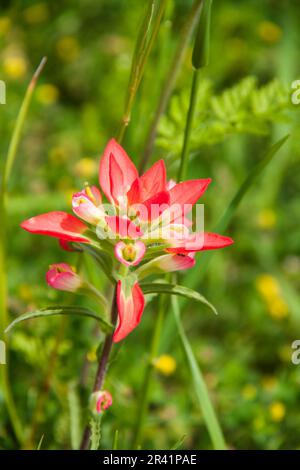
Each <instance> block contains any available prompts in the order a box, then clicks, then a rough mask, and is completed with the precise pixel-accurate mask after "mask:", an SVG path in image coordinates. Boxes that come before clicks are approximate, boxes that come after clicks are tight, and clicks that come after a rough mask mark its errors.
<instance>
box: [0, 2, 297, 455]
mask: <svg viewBox="0 0 300 470" xmlns="http://www.w3.org/2000/svg"><path fill="white" fill-rule="evenodd" d="M191 5H192V2H191V1H190V0H169V1H168V5H167V10H166V12H165V15H164V19H163V21H162V24H161V28H160V31H159V34H158V38H157V40H156V42H155V44H154V48H153V51H152V53H151V55H150V58H149V61H148V63H147V65H146V70H145V76H144V79H143V81H142V83H141V87H140V89H139V92H138V95H137V99H136V102H135V105H134V109H133V114H132V120H131V123H130V125H129V128H128V130H127V133H126V135H125V139H124V141H123V145H124V147H125V148H126V150H127V151H128V153H129V154H130V155H131V156H132V158H133V159H134V161H135V162H136V163H137V164H138V162H139V161H140V159H141V156H142V154H143V150H144V146H145V139H146V135H147V132H148V129H149V127H150V123H151V117H152V116H153V113H154V112H155V109H156V106H157V102H158V98H159V93H160V90H161V86H162V83H163V80H164V77H165V76H166V74H167V72H168V68H169V67H170V62H171V59H172V55H173V53H174V50H175V48H176V45H177V40H178V31H179V30H180V28H181V26H182V23H183V21H184V19H185V18H186V16H187V14H188V12H189V10H190V8H191ZM143 10H144V2H141V1H139V0H101V1H92V0H81V1H79V2H70V1H67V0H62V1H61V2H46V1H44V2H42V1H26V2H18V1H5V2H2V6H1V11H0V46H1V51H0V57H1V60H0V79H1V80H4V81H5V82H6V86H7V95H6V105H0V128H1V140H0V154H1V161H0V165H2V163H3V158H2V157H3V156H4V154H5V153H6V152H7V147H8V143H9V139H10V136H11V132H12V129H13V126H14V122H15V118H16V115H17V112H18V109H19V107H20V104H21V101H22V98H23V95H24V92H25V90H26V86H27V84H28V81H29V80H30V77H31V75H32V73H33V70H34V69H35V67H36V65H37V64H38V63H39V61H40V59H41V57H42V56H44V55H46V56H48V63H47V65H46V67H45V69H44V71H43V74H42V76H41V78H40V80H39V83H38V85H37V88H36V90H35V95H34V99H33V102H32V105H31V108H30V113H29V117H28V119H27V121H26V126H25V130H24V137H23V139H22V144H21V147H20V149H19V151H18V158H17V162H16V165H15V168H14V172H13V177H12V179H11V183H10V187H9V199H8V210H9V218H8V223H9V245H8V252H9V260H8V270H9V310H10V318H11V319H13V318H15V317H16V316H18V315H20V314H22V313H24V312H26V311H30V310H33V309H34V308H36V307H40V306H47V305H49V304H51V303H56V304H60V303H63V302H65V303H66V302H68V301H69V298H68V295H65V296H64V295H63V294H60V293H58V292H55V291H54V290H51V289H50V288H48V287H47V286H46V283H45V282H44V278H45V272H46V270H47V268H48V265H49V264H51V263H56V262H60V261H68V262H70V264H73V265H74V264H76V263H77V260H78V257H77V254H75V253H66V252H62V251H61V249H60V248H59V246H58V244H57V243H56V242H55V240H51V239H48V238H44V237H40V236H33V235H28V234H27V233H26V232H24V231H22V230H21V229H20V227H19V223H20V222H21V221H22V220H24V219H26V218H28V217H30V216H32V215H35V214H38V213H42V212H47V211H50V210H70V202H71V196H72V193H73V192H75V191H77V190H78V189H80V188H81V187H82V186H83V184H84V182H86V181H89V182H90V183H93V184H97V173H98V162H99V157H100V155H101V151H102V150H103V148H104V145H105V144H106V142H107V140H108V139H109V138H110V137H111V136H114V135H115V134H116V130H117V128H118V126H119V123H120V120H121V116H122V113H123V104H124V100H125V94H126V87H127V83H128V76H129V73H130V64H131V58H132V52H133V48H134V43H135V38H136V31H137V27H138V24H139V21H140V18H141V16H142V14H143ZM299 15H300V5H299V4H298V2H296V0H294V1H292V0H290V1H286V2H281V1H279V0H264V1H262V0H245V1H243V2H239V4H238V6H237V2H236V1H233V0H226V1H223V2H215V4H214V8H213V16H212V38H211V41H212V43H211V60H210V65H209V67H208V68H207V69H205V72H203V77H202V79H201V80H202V82H201V88H200V94H199V100H198V105H197V113H196V120H195V124H194V128H193V131H192V146H191V150H192V158H191V164H190V166H189V177H190V178H193V177H197V178H198V177H203V178H206V177H212V178H213V184H212V185H211V186H210V188H209V191H208V192H207V194H206V195H205V197H204V198H203V200H202V201H201V202H204V203H205V220H206V229H209V230H212V229H213V227H214V225H215V224H216V223H217V221H218V220H219V218H220V216H221V215H222V213H223V211H224V210H225V209H226V207H227V206H228V204H229V202H230V200H231V198H232V196H233V195H234V194H235V192H236V191H237V189H238V188H239V186H240V185H241V183H242V182H243V180H244V179H245V177H246V176H247V174H248V173H249V171H250V170H251V168H253V166H254V165H255V164H256V163H257V162H258V161H259V159H260V158H261V156H262V155H263V153H264V151H265V149H266V147H267V146H269V145H270V144H271V142H273V141H274V140H277V139H278V138H280V137H282V136H283V135H284V134H286V133H287V132H290V133H291V138H290V139H289V141H288V143H287V144H285V146H284V147H283V149H282V150H281V151H280V153H279V154H278V155H277V156H276V157H275V158H274V161H272V162H271V164H270V165H269V166H268V168H267V169H266V170H265V172H264V174H263V176H262V177H261V178H260V179H259V180H258V182H257V183H256V184H255V186H253V188H252V189H251V190H250V191H249V193H248V194H247V196H246V197H245V199H244V201H243V202H242V204H241V206H240V207H239V210H238V212H237V213H236V215H235V217H234V219H233V221H232V222H231V224H230V227H229V228H228V229H227V234H228V235H230V236H232V238H234V240H235V245H233V246H232V247H231V248H230V249H227V250H224V251H222V252H218V253H216V254H215V255H214V257H213V258H212V260H211V262H210V265H209V268H208V270H207V272H206V274H205V276H204V278H203V279H202V278H201V284H200V283H199V282H198V283H197V282H196V281H197V272H199V273H200V271H201V254H200V255H199V259H198V263H197V266H196V267H195V268H194V270H195V271H194V272H191V273H187V275H184V276H185V280H184V284H185V285H186V286H189V285H190V284H191V283H193V286H192V287H193V288H196V290H197V289H199V290H200V291H201V292H202V293H204V294H205V296H206V297H207V298H209V299H210V300H211V301H212V302H213V303H214V305H215V306H216V307H217V309H218V311H219V315H218V316H217V317H215V316H213V315H211V314H210V312H209V311H207V310H206V309H205V308H204V307H203V308H202V307H199V306H198V305H195V304H193V303H189V304H185V307H184V310H183V312H182V317H183V322H184V326H185V329H186V332H187V334H188V337H189V339H190V340H191V343H192V346H193V349H194V351H195V354H196V357H197V359H198V361H199V364H200V365H201V367H202V370H203V372H204V376H205V379H206V382H207V384H208V387H209V390H210V394H211V396H212V399H213V402H214V404H215V407H216V410H217V413H218V416H219V419H220V422H221V425H222V428H223V431H224V434H225V437H226V441H227V443H228V445H229V446H230V447H232V448H247V449H288V448H299V446H300V435H299V429H300V416H299V413H298V409H299V403H300V365H298V366H297V365H293V364H292V362H291V354H292V348H291V344H292V342H293V341H294V340H295V339H300V293H299V287H300V237H299V210H300V203H299V197H298V194H299V192H300V179H299V177H300V170H299V168H300V165H299V161H300V148H299V137H300V133H299V121H300V120H299V107H297V106H296V105H292V104H291V93H292V88H291V84H292V82H293V81H294V80H296V79H297V78H299V75H300V65H299V54H298V51H299V46H300V44H299V43H300V38H299V28H298V18H299ZM191 51H192V44H190V46H189V48H188V50H187V53H186V55H185V60H184V63H183V67H182V69H181V72H180V75H179V77H178V80H177V82H176V87H175V90H174V92H173V95H172V98H171V100H170V102H169V105H168V108H167V111H166V113H165V114H164V116H163V117H162V119H161V120H160V124H159V130H158V135H157V139H156V144H155V148H154V152H153V155H152V157H151V161H155V160H156V159H158V158H162V157H163V158H166V161H167V164H168V170H169V176H173V177H174V178H175V177H176V172H177V168H178V165H179V153H180V149H181V145H182V139H183V131H184V126H185V119H186V112H187V106H188V96H189V89H190V82H191ZM299 106H300V105H299ZM0 168H1V169H2V166H0ZM0 223H1V221H0ZM82 269H84V270H85V271H86V272H88V273H89V275H90V276H91V278H92V279H93V280H94V282H95V283H96V284H97V285H98V286H99V287H100V288H101V289H102V290H103V289H105V279H104V277H103V278H102V277H96V272H95V268H94V265H92V264H90V263H88V262H87V260H85V261H84V263H83V266H82ZM97 276H98V274H97ZM199 277H200V274H199ZM195 283H196V285H195ZM78 302H79V303H80V302H81V301H80V300H79V301H78ZM156 310H157V300H156V299H155V298H154V299H153V301H152V302H151V303H149V305H148V306H147V308H146V311H145V313H144V318H143V322H142V323H141V325H140V326H139V327H138V328H137V329H136V330H135V331H134V332H133V333H132V334H131V335H130V336H129V337H128V338H126V341H124V342H123V343H122V344H121V345H120V346H118V347H116V348H115V352H114V354H113V359H112V363H111V367H110V372H109V375H108V378H107V384H106V388H108V389H109V390H110V391H111V393H112V395H113V397H114V404H113V406H112V407H111V408H110V409H109V411H108V412H107V413H106V415H105V418H104V419H103V429H102V438H101V447H102V448H111V446H112V442H113V438H114V433H115V430H116V429H117V430H119V435H120V446H121V448H126V447H127V448H128V445H129V442H130V433H131V430H132V426H133V422H134V416H135V412H136V407H137V398H138V392H139V390H140V387H141V371H142V370H143V368H144V367H145V362H146V357H147V353H148V349H149V344H148V343H149V336H150V334H151V330H152V326H153V316H154V314H155V312H156ZM173 321H174V320H172V317H171V315H169V316H168V317H167V322H166V323H165V325H164V330H163V338H162V342H161V351H160V354H161V355H160V356H159V357H158V358H157V360H156V361H155V368H156V373H155V377H154V380H153V382H152V385H151V396H150V413H149V418H148V421H147V426H146V430H145V447H146V448H154V449H157V448H171V447H172V446H173V445H174V444H175V443H176V442H177V441H179V440H180V439H181V438H182V436H185V439H184V441H183V444H182V447H183V448H191V449H194V448H201V449H205V448H210V446H211V443H210V440H209V438H208V435H207V431H206V429H205V426H204V424H203V418H202V415H201V413H200V411H199V408H198V406H196V400H195V397H194V391H193V387H192V386H191V379H190V375H189V371H188V369H187V366H186V363H185V360H184V357H183V355H182V352H181V349H180V345H179V341H178V338H177V333H176V329H175V327H174V323H173ZM1 334H2V332H1ZM9 341H10V350H11V352H10V355H11V360H10V362H11V364H10V376H11V382H12V388H13V393H14V397H15V401H16V404H17V408H18V411H19V414H20V416H21V419H22V422H23V423H24V426H25V428H24V433H26V436H27V437H26V443H25V446H32V447H34V448H36V447H37V446H38V442H39V440H40V438H41V436H42V435H44V439H43V443H42V448H47V449H57V448H59V449H63V448H70V447H72V446H73V447H74V448H76V447H77V446H78V442H79V440H80V435H81V432H82V427H83V415H84V413H85V411H86V410H85V407H86V406H87V402H88V395H89V391H90V389H91V384H92V380H93V377H94V374H95V368H96V359H97V355H96V348H97V347H98V344H99V334H98V332H97V330H95V326H94V324H93V323H92V322H91V321H90V320H88V319H84V318H80V317H79V318H76V317H74V318H73V317H68V318H50V319H38V320H31V321H30V322H29V323H22V324H20V325H19V326H18V327H16V328H15V330H13V331H12V332H11V333H10V335H9ZM0 367H5V366H3V365H0ZM0 405H1V406H0V413H1V419H0V446H1V448H5V449H9V448H16V447H17V445H18V444H17V443H16V441H15V439H14V435H13V432H12V430H11V426H10V424H9V421H8V417H7V413H6V408H5V405H4V401H3V396H2V395H1V394H0Z"/></svg>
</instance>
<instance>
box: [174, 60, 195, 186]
mask: <svg viewBox="0 0 300 470" xmlns="http://www.w3.org/2000/svg"><path fill="white" fill-rule="evenodd" d="M199 79H200V69H194V72H193V80H192V87H191V94H190V104H189V110H188V114H187V119H186V125H185V130H184V137H183V146H182V152H181V159H180V167H179V171H178V181H182V180H184V179H185V178H186V174H187V169H188V161H189V151H190V138H191V131H192V127H193V120H194V116H195V109H196V103H197V96H198V89H199V86H198V85H199Z"/></svg>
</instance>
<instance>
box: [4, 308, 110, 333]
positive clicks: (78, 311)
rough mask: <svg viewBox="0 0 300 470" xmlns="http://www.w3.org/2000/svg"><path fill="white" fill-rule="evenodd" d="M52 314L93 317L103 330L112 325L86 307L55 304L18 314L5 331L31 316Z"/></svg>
mask: <svg viewBox="0 0 300 470" xmlns="http://www.w3.org/2000/svg"><path fill="white" fill-rule="evenodd" d="M53 315H81V316H84V317H89V318H93V319H94V320H97V321H98V322H99V323H100V325H101V328H102V329H103V331H105V332H111V331H112V328H113V327H112V325H111V324H110V323H108V322H107V321H106V320H105V319H104V318H102V317H100V316H99V315H97V314H96V313H94V312H92V311H91V310H89V309H88V308H84V307H76V306H75V307H71V306H63V307H61V306H57V307H49V308H46V309H41V310H36V311H35V312H29V313H24V315H20V316H19V317H18V318H16V319H15V320H14V321H13V322H11V324H10V325H9V326H8V327H7V328H6V330H5V333H8V332H9V331H10V330H11V329H12V328H13V327H14V326H15V325H17V324H18V323H21V322H23V321H25V320H32V319H33V318H41V317H51V316H53Z"/></svg>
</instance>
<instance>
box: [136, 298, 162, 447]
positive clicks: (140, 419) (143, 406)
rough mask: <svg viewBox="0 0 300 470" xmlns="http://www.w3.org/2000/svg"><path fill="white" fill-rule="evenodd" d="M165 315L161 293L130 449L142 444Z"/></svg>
mask: <svg viewBox="0 0 300 470" xmlns="http://www.w3.org/2000/svg"><path fill="white" fill-rule="evenodd" d="M164 317H165V297H164V296H163V295H161V296H160V298H159V306H158V313H157V316H156V319H155V325H154V331H153V335H152V339H151V347H150V354H149V357H148V361H147V365H146V371H145V376H144V381H143V385H142V389H141V396H140V400H139V401H138V409H137V416H136V423H135V428H134V433H133V440H132V449H138V448H139V447H140V446H141V444H142V432H143V426H144V423H145V419H146V416H147V412H148V407H149V391H150V383H151V378H152V375H153V363H154V360H155V358H156V357H157V355H158V352H159V343H160V336H161V331H162V325H163V321H164Z"/></svg>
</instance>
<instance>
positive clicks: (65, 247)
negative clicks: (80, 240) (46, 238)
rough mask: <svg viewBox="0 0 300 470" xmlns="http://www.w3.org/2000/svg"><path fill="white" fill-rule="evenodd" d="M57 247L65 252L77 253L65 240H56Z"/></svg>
mask: <svg viewBox="0 0 300 470" xmlns="http://www.w3.org/2000/svg"><path fill="white" fill-rule="evenodd" d="M58 243H59V246H60V247H61V248H62V249H63V250H65V251H77V250H76V249H75V248H73V247H72V244H71V243H70V242H68V241H66V240H61V239H59V240H58Z"/></svg>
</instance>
